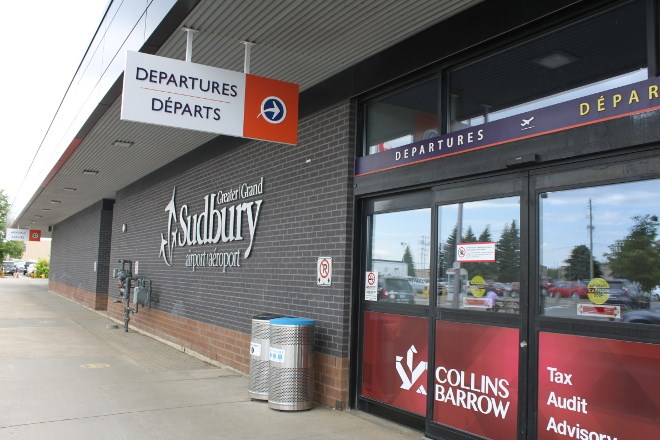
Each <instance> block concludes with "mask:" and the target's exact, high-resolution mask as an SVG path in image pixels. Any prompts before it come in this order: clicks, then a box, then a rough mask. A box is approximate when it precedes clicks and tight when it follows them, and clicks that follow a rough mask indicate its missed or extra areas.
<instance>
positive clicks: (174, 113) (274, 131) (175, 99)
mask: <svg viewBox="0 0 660 440" xmlns="http://www.w3.org/2000/svg"><path fill="white" fill-rule="evenodd" d="M298 90H299V88H298V85H297V84H293V83H287V82H284V81H278V80H275V79H271V78H264V77H260V76H256V75H250V74H245V73H242V72H235V71H233V70H225V69H218V68H217V67H211V66H205V65H203V64H195V63H189V62H185V61H181V60H175V59H173V58H165V57H159V56H156V55H150V54H145V53H140V52H132V51H128V52H127V54H126V69H125V70H124V90H123V94H122V103H121V119H122V120H125V121H135V122H143V123H146V124H158V125H164V126H167V127H177V128H185V129H189V130H197V131H205V132H209V133H216V134H224V135H229V136H237V137H244V138H251V139H262V140H269V141H273V142H280V143H285V144H296V143H297V139H298V95H299V91H298Z"/></svg>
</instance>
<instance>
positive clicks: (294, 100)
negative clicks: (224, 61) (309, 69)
mask: <svg viewBox="0 0 660 440" xmlns="http://www.w3.org/2000/svg"><path fill="white" fill-rule="evenodd" d="M245 79H246V83H245V116H244V122H243V123H244V126H243V136H244V137H247V138H253V139H263V140H269V141H274V142H282V143H285V144H295V143H297V142H298V84H293V83H287V82H284V81H278V80H276V79H271V78H264V77H261V76H255V75H246V78H245Z"/></svg>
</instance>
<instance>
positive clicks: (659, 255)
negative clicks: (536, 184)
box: [539, 180, 660, 324]
mask: <svg viewBox="0 0 660 440" xmlns="http://www.w3.org/2000/svg"><path fill="white" fill-rule="evenodd" d="M659 193H660V180H648V181H641V182H629V183H620V184H615V185H604V186H596V187H590V188H581V189H572V190H565V191H553V192H546V193H543V194H541V195H540V199H539V206H540V232H541V236H540V237H541V238H540V247H539V249H540V260H539V261H540V264H541V266H540V268H539V273H540V284H541V285H540V287H539V291H540V294H541V298H542V301H541V305H542V313H543V314H545V315H547V316H554V317H563V318H579V319H595V320H605V321H616V322H638V323H648V324H660V302H658V299H660V287H659V285H660V241H658V236H657V231H658V226H659V223H658V217H657V215H658V213H660V199H658V196H657V195H658V194H659Z"/></svg>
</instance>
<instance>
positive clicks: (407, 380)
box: [396, 345, 429, 396]
mask: <svg viewBox="0 0 660 440" xmlns="http://www.w3.org/2000/svg"><path fill="white" fill-rule="evenodd" d="M416 354H417V349H416V348H415V346H414V345H411V346H410V348H409V349H408V353H407V355H406V367H408V371H406V370H405V369H404V367H403V365H402V364H401V361H402V360H403V356H396V371H397V373H399V377H401V388H403V389H404V390H409V389H411V388H412V387H413V385H415V382H417V379H419V377H420V376H421V375H422V374H423V373H424V372H425V371H426V370H427V368H428V365H429V363H428V362H426V361H421V362H420V363H419V364H417V366H416V367H415V368H413V357H414V356H415V355H416ZM408 373H410V375H408ZM415 392H416V393H419V394H423V395H425V396H426V389H425V388H424V385H420V386H419V388H417V390H416V391H415Z"/></svg>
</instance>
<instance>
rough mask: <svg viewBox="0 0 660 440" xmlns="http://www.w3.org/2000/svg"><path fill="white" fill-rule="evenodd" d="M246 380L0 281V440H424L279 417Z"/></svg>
mask: <svg viewBox="0 0 660 440" xmlns="http://www.w3.org/2000/svg"><path fill="white" fill-rule="evenodd" d="M247 389H248V377H247V376H245V375H243V374H240V373H238V372H236V371H234V370H231V369H228V368H224V367H221V366H216V365H212V364H209V363H206V362H204V361H202V360H200V359H197V358H195V357H192V356H190V355H188V354H186V353H183V352H181V351H179V350H177V349H176V348H174V347H171V346H169V345H167V344H164V343H162V342H160V341H158V340H156V339H153V338H151V337H149V336H147V335H144V334H142V333H138V332H136V331H134V330H132V329H131V330H130V331H129V332H128V333H125V332H124V330H123V326H122V325H117V323H116V322H114V321H112V320H110V319H109V318H108V317H107V316H105V315H104V314H103V313H100V312H95V311H92V310H89V309H86V308H84V307H82V306H80V305H78V304H76V303H74V302H72V301H69V300H67V299H64V298H62V297H60V296H58V295H55V294H53V293H50V292H48V280H43V279H31V278H26V277H23V276H21V277H20V278H18V279H15V278H0V439H1V440H23V439H25V440H42V439H43V440H57V439H66V440H76V439H85V440H90V439H94V440H104V439H108V440H111V439H112V440H118V439H131V440H142V439H158V440H161V439H162V440H169V439H176V440H181V439H186V440H187V439H191V440H203V439H273V440H277V439H309V438H314V439H316V440H326V439H328V440H329V439H379V440H390V439H397V440H404V439H423V438H424V435H423V433H421V432H419V431H415V430H411V429H408V428H405V427H403V426H400V425H397V424H394V423H391V422H389V421H386V420H384V419H380V418H378V417H375V416H371V415H369V414H366V413H363V412H361V411H357V410H344V411H336V410H333V409H330V408H327V407H325V406H320V405H316V406H315V407H314V408H312V409H311V410H307V411H277V410H274V409H270V408H269V407H268V402H266V401H257V400H251V399H250V398H249V397H248V394H247Z"/></svg>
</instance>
